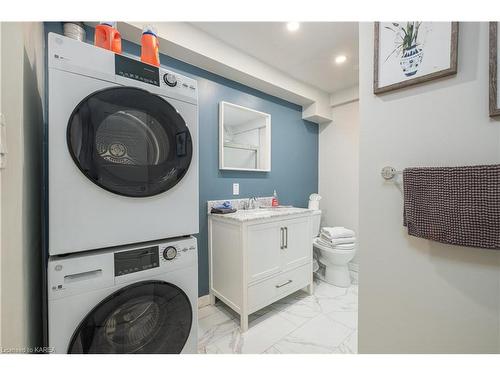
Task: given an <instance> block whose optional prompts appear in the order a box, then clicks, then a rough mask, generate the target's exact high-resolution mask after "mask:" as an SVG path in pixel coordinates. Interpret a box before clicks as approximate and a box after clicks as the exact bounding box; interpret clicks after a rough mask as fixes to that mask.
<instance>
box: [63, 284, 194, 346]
mask: <svg viewBox="0 0 500 375" xmlns="http://www.w3.org/2000/svg"><path fill="white" fill-rule="evenodd" d="M192 320H193V311H192V308H191V303H190V302H189V299H188V297H187V296H186V294H185V293H184V292H183V291H182V290H181V289H180V288H178V287H177V286H175V285H173V284H169V283H167V282H164V281H144V282H138V283H135V284H132V285H129V286H127V287H125V288H123V289H120V290H118V291H117V292H115V293H114V294H112V295H111V296H109V297H108V298H106V299H105V300H104V301H102V302H101V303H100V304H99V305H97V306H96V307H95V308H94V309H93V310H92V311H91V312H90V313H89V314H88V315H87V316H86V317H85V319H84V320H83V321H82V322H81V323H80V325H79V326H78V328H77V329H76V331H75V333H74V334H73V337H72V338H71V341H70V344H69V347H68V353H77V354H78V353H79V354H87V353H88V354H92V353H93V354H105V353H114V354H126V353H131V354H132V353H142V354H154V353H164V354H175V353H180V352H181V351H182V349H183V347H184V345H185V343H186V341H187V339H188V337H189V333H190V331H191V326H192V323H193V322H192Z"/></svg>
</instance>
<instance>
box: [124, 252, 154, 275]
mask: <svg viewBox="0 0 500 375" xmlns="http://www.w3.org/2000/svg"><path fill="white" fill-rule="evenodd" d="M114 255H115V276H122V275H127V274H129V273H134V272H140V271H144V270H148V269H151V268H156V267H159V265H160V256H159V248H158V246H152V247H145V248H142V249H135V250H129V251H122V252H119V253H115V254H114Z"/></svg>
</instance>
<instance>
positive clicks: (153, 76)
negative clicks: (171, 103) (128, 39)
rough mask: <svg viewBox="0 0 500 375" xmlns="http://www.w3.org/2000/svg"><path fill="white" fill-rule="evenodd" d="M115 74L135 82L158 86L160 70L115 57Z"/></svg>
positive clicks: (118, 56)
mask: <svg viewBox="0 0 500 375" xmlns="http://www.w3.org/2000/svg"><path fill="white" fill-rule="evenodd" d="M115 74H117V75H119V76H122V77H125V78H130V79H135V80H136V81H140V82H145V83H149V84H151V85H155V86H160V70H159V69H158V68H157V67H156V66H152V65H149V64H144V63H143V62H140V61H137V60H134V59H129V58H128V57H125V56H122V55H115Z"/></svg>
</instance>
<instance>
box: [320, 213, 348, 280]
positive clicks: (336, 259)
mask: <svg viewBox="0 0 500 375" xmlns="http://www.w3.org/2000/svg"><path fill="white" fill-rule="evenodd" d="M320 228H321V211H320V210H318V211H316V212H315V213H314V215H313V232H312V233H313V236H314V237H313V251H314V253H316V254H317V258H318V260H319V263H318V264H317V265H316V267H315V273H316V275H317V276H318V277H319V278H320V279H322V280H323V281H326V282H327V283H329V284H332V285H335V286H338V287H342V288H346V287H348V286H350V285H351V276H350V274H349V267H348V264H349V262H350V261H351V260H352V258H354V255H355V254H356V244H343V245H337V246H336V248H335V249H332V248H331V247H328V246H324V245H322V244H320V243H318V238H319V237H318V236H319V233H320Z"/></svg>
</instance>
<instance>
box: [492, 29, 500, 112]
mask: <svg viewBox="0 0 500 375" xmlns="http://www.w3.org/2000/svg"><path fill="white" fill-rule="evenodd" d="M499 27H500V22H490V116H491V117H496V116H500V96H499V95H498V82H499V81H500V71H499V69H498V67H499V60H500V45H499V39H498V29H499Z"/></svg>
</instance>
